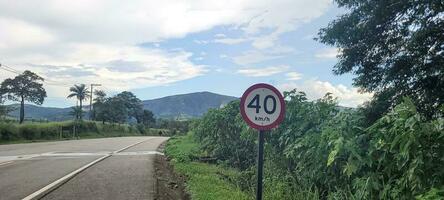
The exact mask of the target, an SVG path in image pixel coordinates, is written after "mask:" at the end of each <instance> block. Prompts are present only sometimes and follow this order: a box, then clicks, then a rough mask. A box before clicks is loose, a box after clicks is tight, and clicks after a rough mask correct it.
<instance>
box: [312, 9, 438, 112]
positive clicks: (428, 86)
mask: <svg viewBox="0 0 444 200" xmlns="http://www.w3.org/2000/svg"><path fill="white" fill-rule="evenodd" d="M336 2H337V3H338V5H339V7H344V8H347V9H348V10H349V12H348V13H346V14H344V15H342V16H340V17H339V18H338V19H336V20H334V21H332V22H331V23H330V24H329V25H328V26H327V27H326V28H323V29H321V30H320V32H319V38H318V39H319V40H320V41H321V42H322V43H325V44H329V45H333V46H336V47H337V48H338V49H340V51H341V54H340V55H338V58H339V62H338V63H337V64H336V65H335V67H334V73H335V74H338V75H340V74H345V73H350V72H351V73H354V74H356V75H357V77H356V78H355V79H354V85H355V86H358V87H359V88H360V89H361V90H362V91H365V92H374V98H373V101H376V103H373V104H375V105H378V106H377V107H378V108H379V109H378V110H377V109H376V108H372V107H370V108H368V109H367V111H370V112H372V110H373V111H375V112H376V115H377V117H374V118H375V119H376V118H379V116H381V115H382V114H383V113H385V112H386V111H387V110H388V108H389V107H393V106H394V104H396V103H399V102H400V101H401V99H402V97H403V96H410V97H411V98H412V99H413V100H414V101H415V104H416V105H418V106H419V107H418V108H419V111H420V112H422V113H423V114H425V115H426V116H427V118H433V117H436V116H438V115H439V113H438V112H439V111H438V110H439V109H437V108H439V107H440V106H442V105H443V103H444V67H443V66H444V31H443V30H444V18H443V17H442V16H443V12H444V4H443V2H442V1H436V0H423V1H401V0H387V1H366V0H336ZM385 102H387V103H385ZM371 104H372V103H370V104H369V105H371ZM380 109H382V110H380ZM369 114H370V115H371V113H369Z"/></svg>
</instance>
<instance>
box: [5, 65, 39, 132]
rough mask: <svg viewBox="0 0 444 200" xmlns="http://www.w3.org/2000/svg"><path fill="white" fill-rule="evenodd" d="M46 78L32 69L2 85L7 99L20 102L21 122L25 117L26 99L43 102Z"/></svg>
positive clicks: (36, 102) (7, 80)
mask: <svg viewBox="0 0 444 200" xmlns="http://www.w3.org/2000/svg"><path fill="white" fill-rule="evenodd" d="M43 81H44V79H43V78H42V77H40V76H38V75H37V74H35V73H33V72H31V71H28V70H26V71H24V72H23V73H22V74H20V75H18V76H16V77H15V78H14V79H10V78H8V79H6V80H4V81H3V82H2V84H1V86H0V91H1V93H2V94H3V95H5V96H6V98H7V99H9V100H11V101H19V102H20V123H23V120H24V119H25V101H28V102H31V103H35V104H37V105H41V104H43V101H44V100H45V98H46V91H45V89H44V88H43V84H42V83H40V82H43Z"/></svg>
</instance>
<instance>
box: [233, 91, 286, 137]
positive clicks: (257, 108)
mask: <svg viewBox="0 0 444 200" xmlns="http://www.w3.org/2000/svg"><path fill="white" fill-rule="evenodd" d="M240 110H241V114H242V117H243V118H244V120H245V122H247V124H248V125H249V126H250V127H252V128H254V129H258V130H270V129H272V128H275V127H276V126H277V125H278V124H279V123H281V122H282V120H283V119H284V114H285V102H284V98H283V97H282V95H281V93H280V92H279V90H277V89H276V88H275V87H273V86H271V85H268V84H265V83H259V84H255V85H253V86H251V87H250V88H248V89H247V90H246V91H245V93H244V95H242V98H241V102H240Z"/></svg>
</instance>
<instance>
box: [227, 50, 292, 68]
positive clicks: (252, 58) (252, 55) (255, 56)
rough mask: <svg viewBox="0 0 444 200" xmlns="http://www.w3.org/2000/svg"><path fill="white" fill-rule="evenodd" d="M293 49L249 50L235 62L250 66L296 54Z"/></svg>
mask: <svg viewBox="0 0 444 200" xmlns="http://www.w3.org/2000/svg"><path fill="white" fill-rule="evenodd" d="M295 52H296V51H295V50H294V49H293V48H290V47H285V46H275V47H273V48H270V49H267V50H249V51H245V52H243V53H242V54H241V55H239V56H235V57H233V61H234V62H235V63H236V64H238V65H244V66H245V65H249V64H253V63H260V62H263V61H267V60H273V59H277V58H281V57H284V56H286V55H288V54H290V53H295Z"/></svg>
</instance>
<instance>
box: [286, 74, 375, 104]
mask: <svg viewBox="0 0 444 200" xmlns="http://www.w3.org/2000/svg"><path fill="white" fill-rule="evenodd" d="M278 88H279V89H280V90H282V91H290V90H292V89H295V88H296V89H297V90H298V91H302V92H305V93H306V94H307V97H308V98H309V99H311V100H313V99H318V98H321V97H323V96H324V95H325V94H326V93H328V92H330V93H332V94H333V96H335V97H338V100H339V105H342V106H347V107H357V106H358V105H360V104H362V103H363V102H365V101H368V100H370V98H371V97H372V96H373V94H371V93H360V92H359V91H358V89H357V88H354V87H351V88H350V87H346V86H344V85H342V84H338V85H333V84H331V83H330V82H327V81H320V80H307V81H305V82H303V83H301V84H298V83H295V82H289V83H285V84H281V85H279V86H278Z"/></svg>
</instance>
